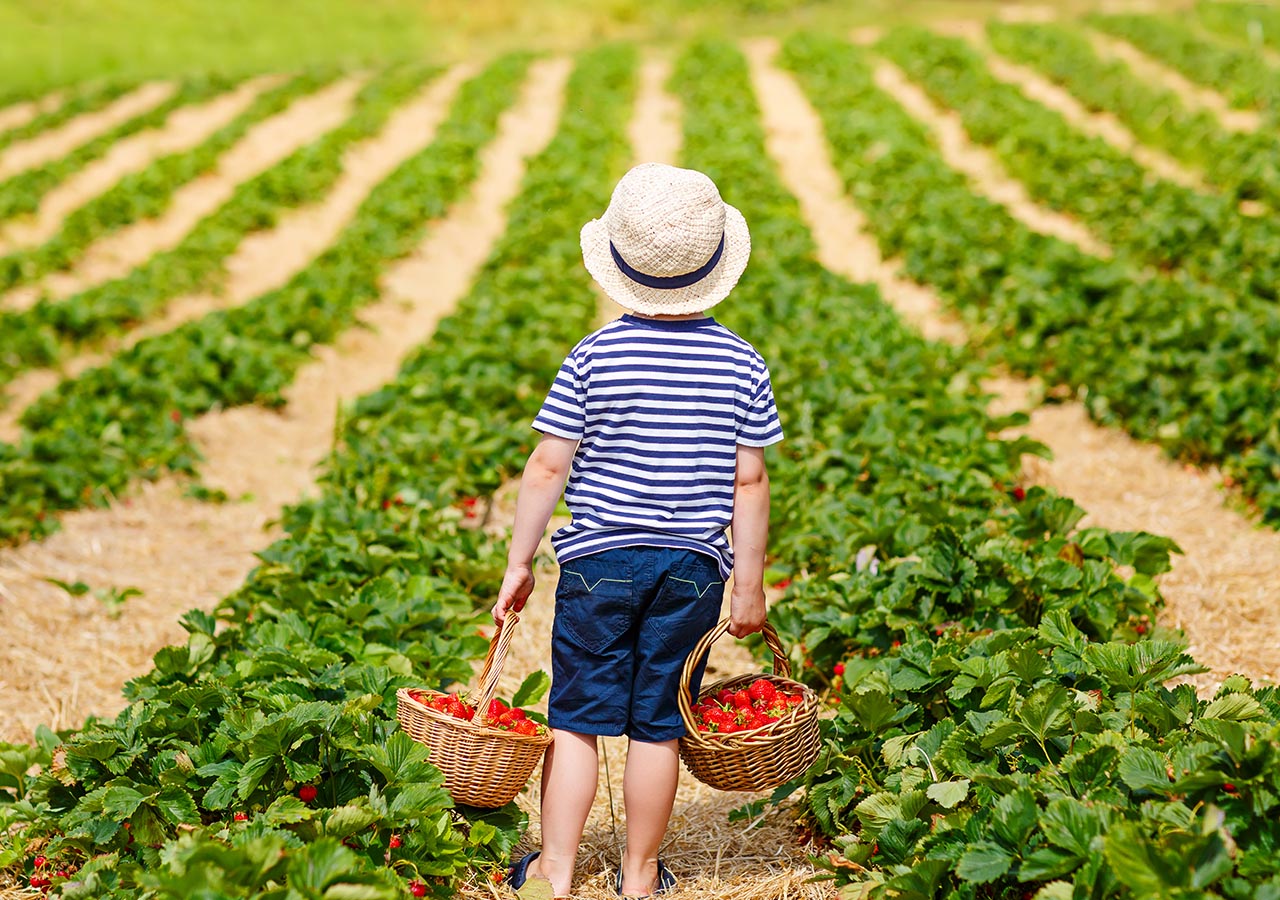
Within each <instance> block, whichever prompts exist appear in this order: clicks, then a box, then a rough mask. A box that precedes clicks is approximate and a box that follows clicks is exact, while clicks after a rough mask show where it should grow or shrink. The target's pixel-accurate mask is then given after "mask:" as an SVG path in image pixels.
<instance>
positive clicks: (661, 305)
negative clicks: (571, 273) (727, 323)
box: [582, 203, 751, 316]
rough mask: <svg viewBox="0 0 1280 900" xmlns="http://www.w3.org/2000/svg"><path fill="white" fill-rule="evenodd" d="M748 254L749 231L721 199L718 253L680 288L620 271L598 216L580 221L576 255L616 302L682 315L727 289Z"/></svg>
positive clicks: (742, 268) (720, 297) (653, 313)
mask: <svg viewBox="0 0 1280 900" xmlns="http://www.w3.org/2000/svg"><path fill="white" fill-rule="evenodd" d="M750 257H751V233H750V232H749V231H748V230H747V220H746V219H744V218H743V217H742V213H740V212H738V210H737V209H735V208H734V207H732V206H730V205H729V204H727V203H726V204H725V205H724V253H723V254H722V255H721V256H720V262H719V263H717V264H716V267H715V268H714V269H712V270H711V272H710V273H709V274H708V275H707V276H706V277H705V278H703V279H702V280H701V281H699V282H697V283H696V284H691V285H689V286H688V287H682V288H670V289H663V288H651V287H645V286H644V285H643V284H640V283H638V282H635V281H632V280H631V279H630V278H628V277H627V276H626V275H624V274H623V273H622V270H621V269H619V268H618V264H617V263H615V262H614V261H613V254H612V253H611V252H610V251H609V231H608V228H607V227H606V226H605V223H604V220H603V219H592V220H591V221H590V222H588V223H587V224H586V225H583V226H582V260H583V262H584V263H586V266H587V271H588V272H590V273H591V277H592V278H594V279H595V280H596V283H597V284H599V285H600V287H601V288H602V289H603V290H604V292H605V293H606V294H608V295H609V297H610V298H611V299H612V300H613V301H614V302H615V303H617V304H618V305H619V306H621V307H624V308H625V309H629V310H632V311H633V312H638V313H642V314H644V315H648V316H656V315H675V316H679V315H686V314H688V313H696V312H703V311H704V310H708V309H710V308H711V307H713V306H715V305H716V304H717V303H719V302H720V301H721V300H723V299H724V298H725V297H727V296H729V292H730V291H732V290H733V288H734V285H736V284H737V283H738V279H739V278H741V277H742V273H743V272H744V271H745V270H746V268H747V260H748V259H749V258H750Z"/></svg>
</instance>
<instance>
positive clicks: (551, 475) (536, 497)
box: [493, 434, 578, 625]
mask: <svg viewBox="0 0 1280 900" xmlns="http://www.w3.org/2000/svg"><path fill="white" fill-rule="evenodd" d="M577 449H578V442H577V441H574V440H569V439H568V438H562V437H557V436H556V435H553V434H544V435H543V436H542V440H541V441H539V442H538V446H536V447H534V448H533V452H532V453H530V454H529V461H528V462H527V463H525V467H524V474H523V475H522V476H521V478H520V493H519V495H518V496H517V498H516V522H515V526H514V527H513V528H512V529H511V549H510V550H508V551H507V572H506V574H505V575H504V576H503V579H502V588H501V590H499V591H498V602H497V603H496V604H495V605H494V607H493V621H494V622H496V623H498V624H499V625H501V624H502V620H503V619H504V618H506V615H507V610H508V609H514V610H515V611H516V612H519V611H520V610H521V609H523V608H524V604H525V601H526V600H528V599H529V595H530V594H531V593H533V555H534V554H535V553H536V552H537V551H538V544H540V543H541V542H542V536H543V534H545V533H546V530H547V523H548V522H550V521H551V515H552V513H554V512H555V509H556V504H557V503H559V502H560V494H561V493H562V492H563V491H564V483H565V479H566V478H568V477H569V468H570V466H572V465H573V455H574V453H575V452H577Z"/></svg>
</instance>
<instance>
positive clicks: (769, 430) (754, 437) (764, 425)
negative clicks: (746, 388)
mask: <svg viewBox="0 0 1280 900" xmlns="http://www.w3.org/2000/svg"><path fill="white" fill-rule="evenodd" d="M780 440H782V422H781V421H779V419H778V406H777V404H776V403H774V400H773V382H772V381H770V379H769V370H768V369H765V370H764V375H763V377H761V379H760V383H759V384H758V385H756V390H755V393H754V394H753V395H752V397H751V402H750V403H749V404H748V406H747V411H746V414H745V415H744V416H743V418H742V423H741V425H740V426H739V428H738V443H739V444H742V445H744V446H747V447H768V446H769V445H770V444H776V443H778V441H780Z"/></svg>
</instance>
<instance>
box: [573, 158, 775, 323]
mask: <svg viewBox="0 0 1280 900" xmlns="http://www.w3.org/2000/svg"><path fill="white" fill-rule="evenodd" d="M750 255H751V235H750V234H749V233H748V231H747V222H746V220H745V219H743V218H742V213H740V212H738V211H737V210H736V209H734V208H733V207H732V206H730V205H729V204H727V203H725V202H724V201H723V200H721V199H720V192H719V191H718V190H716V186H715V182H713V181H712V180H711V179H710V178H708V177H707V176H706V175H703V174H702V173H701V172H695V171H693V170H692V169H677V168H676V167H675V166H664V165H662V164H660V163H645V164H644V165H640V166H636V167H635V168H634V169H632V170H631V171H630V172H628V173H627V174H626V175H624V176H622V180H621V181H619V182H618V186H617V187H616V188H614V189H613V197H612V198H611V199H610V200H609V208H608V209H606V210H605V212H604V215H603V216H601V217H600V218H599V219H592V220H591V221H590V222H588V223H587V224H586V225H584V226H583V227H582V259H583V261H584V262H585V263H586V265H587V271H588V272H590V273H591V277H592V278H594V279H595V280H596V281H597V282H599V284H600V287H602V288H604V292H605V293H606V294H608V295H609V296H610V297H612V298H613V299H614V300H615V301H616V302H617V303H618V305H620V306H623V307H625V308H627V309H630V310H634V311H635V312H638V313H643V314H645V315H662V314H671V315H681V314H684V313H695V312H701V311H703V310H706V309H710V308H711V307H713V306H715V305H716V304H717V303H719V302H720V301H721V300H723V299H724V298H725V297H727V296H729V292H730V291H731V290H733V286H734V285H735V284H737V283H738V279H739V278H741V277H742V271H743V270H744V269H745V268H746V267H747V258H748V257H749V256H750Z"/></svg>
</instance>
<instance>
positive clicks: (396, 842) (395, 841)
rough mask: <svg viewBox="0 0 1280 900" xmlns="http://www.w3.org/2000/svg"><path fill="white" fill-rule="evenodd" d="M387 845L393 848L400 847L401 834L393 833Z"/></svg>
mask: <svg viewBox="0 0 1280 900" xmlns="http://www.w3.org/2000/svg"><path fill="white" fill-rule="evenodd" d="M387 846H389V847H390V848H391V849H392V850H395V849H396V848H397V847H399V846H400V835H398V834H393V835H391V840H389V841H387Z"/></svg>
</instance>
